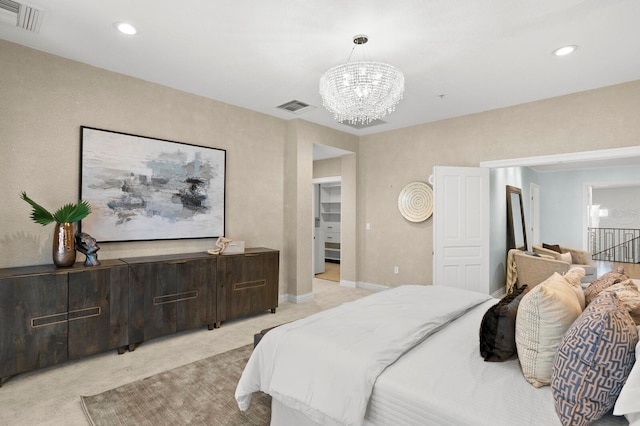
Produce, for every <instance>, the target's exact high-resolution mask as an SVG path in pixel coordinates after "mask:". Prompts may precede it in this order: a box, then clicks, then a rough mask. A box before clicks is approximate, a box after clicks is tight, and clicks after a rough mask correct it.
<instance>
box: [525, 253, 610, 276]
mask: <svg viewBox="0 0 640 426" xmlns="http://www.w3.org/2000/svg"><path fill="white" fill-rule="evenodd" d="M559 247H560V253H558V252H557V251H555V250H551V249H548V248H544V247H543V246H541V245H536V244H534V245H533V246H532V247H531V248H532V249H533V252H534V253H538V254H539V255H544V256H549V257H551V258H552V259H554V260H557V261H562V262H565V263H567V264H568V265H569V268H572V267H574V266H579V267H581V268H584V272H585V276H584V278H582V282H583V283H590V282H593V281H595V279H596V278H597V277H598V268H596V265H595V262H594V261H593V260H592V259H591V254H590V253H589V252H587V251H584V250H580V249H574V248H569V247H564V246H559ZM567 253H569V254H570V256H571V259H570V260H571V262H570V263H569V262H567V260H568V259H567Z"/></svg>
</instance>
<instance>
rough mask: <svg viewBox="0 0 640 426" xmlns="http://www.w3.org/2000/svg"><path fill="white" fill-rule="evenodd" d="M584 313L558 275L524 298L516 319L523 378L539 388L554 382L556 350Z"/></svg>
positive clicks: (565, 283) (535, 288) (573, 294)
mask: <svg viewBox="0 0 640 426" xmlns="http://www.w3.org/2000/svg"><path fill="white" fill-rule="evenodd" d="M581 312H582V309H581V308H580V302H579V300H578V297H577V296H576V293H575V292H574V290H573V289H572V288H571V285H570V284H569V283H568V282H567V281H566V280H565V279H564V277H563V276H562V275H560V274H558V273H557V272H556V273H554V274H553V275H552V276H551V277H549V278H548V279H547V280H545V281H543V282H542V283H540V284H539V285H537V286H535V287H534V288H532V289H531V290H530V291H529V292H528V293H527V294H525V295H524V297H523V298H522V301H521V302H520V306H519V307H518V315H517V316H516V348H517V350H518V359H519V360H520V367H521V368H522V374H523V375H524V377H525V378H526V379H527V381H528V382H529V383H531V384H532V385H533V386H535V387H541V386H546V385H548V384H549V382H550V381H551V370H552V368H553V359H554V357H555V355H556V349H557V348H558V346H559V345H560V342H561V341H562V336H563V335H564V333H565V331H567V329H568V328H569V327H570V326H571V324H572V323H573V321H575V319H576V318H578V316H580V314H581Z"/></svg>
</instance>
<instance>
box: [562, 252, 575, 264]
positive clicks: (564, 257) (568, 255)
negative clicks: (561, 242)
mask: <svg viewBox="0 0 640 426" xmlns="http://www.w3.org/2000/svg"><path fill="white" fill-rule="evenodd" d="M560 260H562V261H563V262H567V263H568V264H569V265H571V264H572V263H573V259H572V258H571V253H570V252H566V253H560Z"/></svg>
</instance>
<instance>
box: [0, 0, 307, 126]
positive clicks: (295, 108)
mask: <svg viewBox="0 0 640 426" xmlns="http://www.w3.org/2000/svg"><path fill="white" fill-rule="evenodd" d="M0 1H1V0H0ZM276 108H280V109H284V110H286V111H289V112H292V113H294V114H302V113H305V112H307V111H311V110H312V109H314V108H315V107H314V106H313V105H309V104H305V103H304V102H300V101H296V100H293V101H289V102H287V103H284V104H282V105H278V106H277V107H276Z"/></svg>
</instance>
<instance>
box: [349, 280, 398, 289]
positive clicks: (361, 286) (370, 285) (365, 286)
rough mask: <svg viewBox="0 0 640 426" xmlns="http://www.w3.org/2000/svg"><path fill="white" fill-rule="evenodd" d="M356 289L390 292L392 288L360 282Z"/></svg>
mask: <svg viewBox="0 0 640 426" xmlns="http://www.w3.org/2000/svg"><path fill="white" fill-rule="evenodd" d="M356 287H358V288H366V289H367V290H373V291H382V290H388V289H389V288H390V287H389V286H388V285H382V284H373V283H367V282H364V281H358V283H357V284H356Z"/></svg>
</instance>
